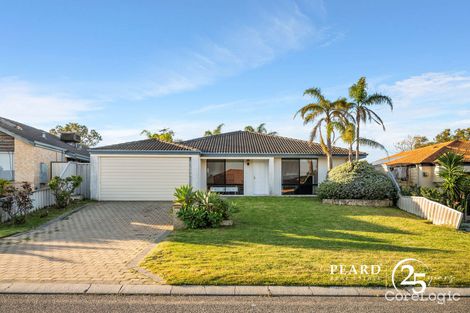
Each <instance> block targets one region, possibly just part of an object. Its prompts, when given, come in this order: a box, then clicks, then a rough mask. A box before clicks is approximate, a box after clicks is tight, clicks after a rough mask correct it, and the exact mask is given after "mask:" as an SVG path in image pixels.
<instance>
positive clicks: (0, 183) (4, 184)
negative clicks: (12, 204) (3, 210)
mask: <svg viewBox="0 0 470 313" xmlns="http://www.w3.org/2000/svg"><path fill="white" fill-rule="evenodd" d="M10 185H11V183H10V182H9V181H8V180H5V179H1V178H0V198H1V197H3V196H6V193H7V188H8V186H10Z"/></svg>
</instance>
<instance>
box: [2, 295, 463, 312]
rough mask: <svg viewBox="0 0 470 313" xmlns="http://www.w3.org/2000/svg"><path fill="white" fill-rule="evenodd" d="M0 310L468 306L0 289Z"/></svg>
mask: <svg viewBox="0 0 470 313" xmlns="http://www.w3.org/2000/svg"><path fill="white" fill-rule="evenodd" d="M0 312H2V313H3V312H8V313H13V312H21V313H29V312H47V313H55V312H57V313H63V312H67V313H78V312H80V313H82V312H100V313H104V312H126V313H134V312H135V313H137V312H139V313H142V312H152V313H159V312H162V313H163V312H164V313H173V312H205V313H212V312H214V313H223V312H237V313H238V312H270V313H277V312H279V313H280V312H283V313H284V312H285V313H291V312H341V313H347V312H355V313H356V312H380V313H387V312H407V313H411V312H419V313H423V312H426V313H434V312H436V313H437V312H470V298H462V299H460V301H458V302H452V303H447V304H444V305H439V304H436V303H430V302H421V303H415V302H413V303H410V302H407V303H404V302H400V303H397V302H393V303H390V302H388V301H386V300H385V299H384V298H366V297H195V296H193V297H166V296H125V295H109V296H96V295H0Z"/></svg>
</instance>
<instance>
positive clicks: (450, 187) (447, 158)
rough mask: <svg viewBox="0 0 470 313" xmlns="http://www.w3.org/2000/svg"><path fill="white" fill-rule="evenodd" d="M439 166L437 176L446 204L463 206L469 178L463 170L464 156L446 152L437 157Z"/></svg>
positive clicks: (455, 207)
mask: <svg viewBox="0 0 470 313" xmlns="http://www.w3.org/2000/svg"><path fill="white" fill-rule="evenodd" d="M437 163H438V164H439V165H440V166H441V170H440V171H439V176H440V177H441V178H442V180H443V182H442V186H441V188H442V190H443V191H444V196H445V198H444V200H445V201H446V203H447V205H448V206H450V207H451V208H454V209H461V210H463V209H464V208H465V200H466V198H467V193H469V192H468V190H466V189H467V187H468V185H469V182H468V180H469V178H468V177H467V175H466V174H465V171H464V167H463V164H464V156H463V155H460V154H456V153H454V152H446V153H445V154H443V155H441V156H440V157H439V158H438V159H437Z"/></svg>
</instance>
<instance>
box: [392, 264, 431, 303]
mask: <svg viewBox="0 0 470 313" xmlns="http://www.w3.org/2000/svg"><path fill="white" fill-rule="evenodd" d="M413 265H415V266H417V267H418V268H420V269H421V270H422V269H426V270H427V269H429V267H428V266H427V265H426V264H424V263H423V262H421V261H419V260H416V259H412V258H410V259H404V260H401V261H400V262H398V263H397V265H395V267H394V268H393V271H392V284H393V287H394V288H395V290H396V291H400V290H399V289H398V287H397V284H396V283H397V281H396V280H397V279H398V278H397V277H398V276H401V278H403V274H404V275H405V277H404V278H403V279H402V280H401V281H400V284H399V285H400V286H402V287H412V288H411V291H412V292H413V294H415V295H419V294H423V293H424V291H425V290H426V287H428V286H429V285H430V284H431V280H432V279H429V280H428V281H427V282H426V273H424V272H417V271H416V270H415V266H413ZM398 271H399V272H398ZM401 278H400V279H401Z"/></svg>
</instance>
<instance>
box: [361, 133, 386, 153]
mask: <svg viewBox="0 0 470 313" xmlns="http://www.w3.org/2000/svg"><path fill="white" fill-rule="evenodd" d="M358 141H359V143H360V144H361V145H364V146H368V147H371V148H374V149H380V150H383V151H385V152H386V153H387V154H388V151H387V149H386V148H385V146H384V145H382V144H381V143H379V142H377V141H375V140H372V139H368V138H363V137H360V138H358Z"/></svg>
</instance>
